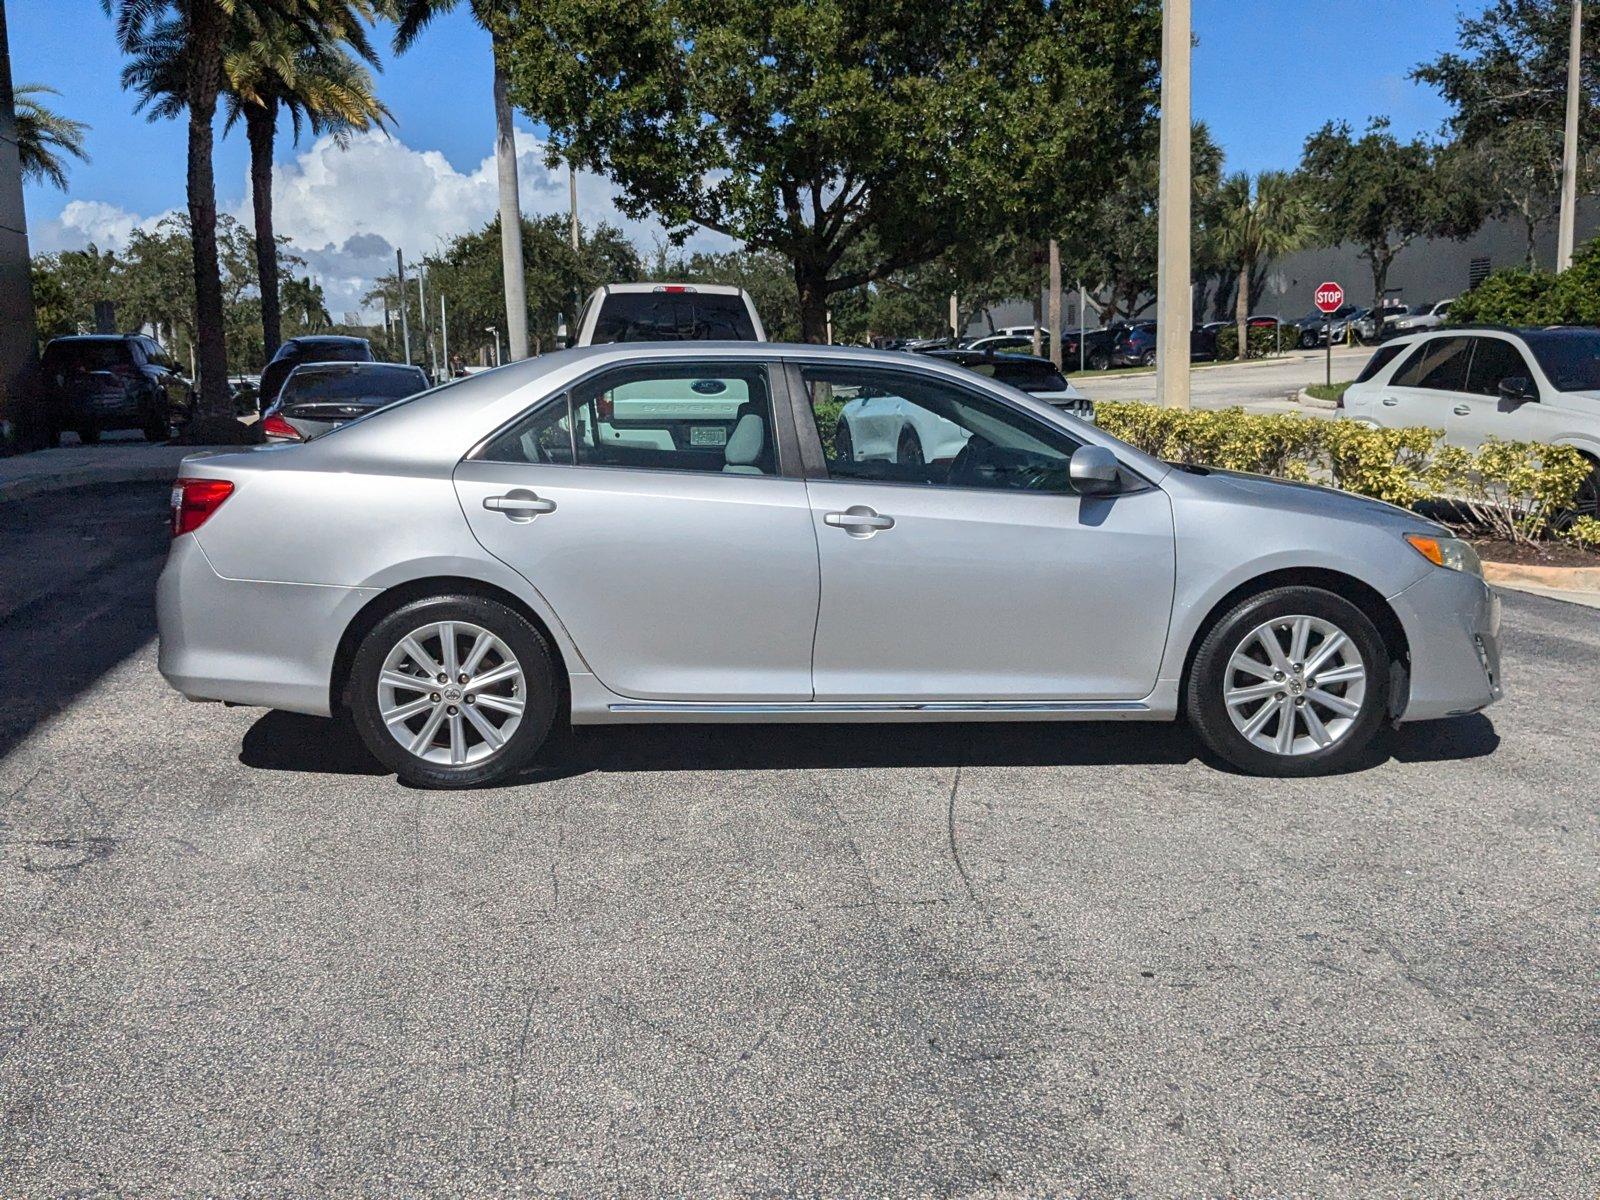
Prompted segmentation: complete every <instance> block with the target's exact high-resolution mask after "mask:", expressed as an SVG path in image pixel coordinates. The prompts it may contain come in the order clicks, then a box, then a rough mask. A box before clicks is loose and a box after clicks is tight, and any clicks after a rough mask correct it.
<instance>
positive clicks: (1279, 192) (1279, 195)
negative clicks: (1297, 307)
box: [1215, 171, 1316, 359]
mask: <svg viewBox="0 0 1600 1200" xmlns="http://www.w3.org/2000/svg"><path fill="white" fill-rule="evenodd" d="M1315 236H1316V220H1315V216H1314V214H1313V212H1312V208H1311V205H1310V203H1309V202H1308V201H1307V199H1306V196H1305V194H1304V192H1302V191H1301V189H1300V188H1299V186H1298V185H1297V183H1296V181H1295V179H1294V177H1293V176H1292V175H1290V174H1288V173H1287V172H1285V171H1263V172H1261V174H1259V175H1257V176H1256V178H1255V182H1254V186H1252V184H1251V179H1250V176H1249V175H1248V174H1247V173H1245V172H1243V171H1241V172H1239V173H1238V174H1236V175H1230V176H1229V177H1228V178H1227V179H1225V180H1223V182H1222V186H1221V187H1220V188H1219V189H1218V192H1217V229H1216V234H1215V248H1216V252H1217V256H1218V257H1219V258H1220V259H1221V260H1222V261H1223V262H1224V263H1227V264H1228V265H1230V266H1233V267H1236V268H1237V269H1238V271H1239V294H1238V296H1237V297H1236V298H1235V300H1234V320H1235V322H1236V323H1237V324H1238V328H1239V357H1240V358H1241V359H1242V358H1245V357H1246V356H1247V351H1248V348H1249V344H1250V343H1249V340H1248V337H1249V323H1250V279H1251V276H1252V274H1253V273H1254V272H1255V268H1256V264H1257V263H1259V262H1264V261H1266V260H1268V259H1272V258H1277V257H1279V256H1280V255H1284V254H1289V253H1292V252H1293V251H1295V250H1299V249H1300V248H1301V247H1303V246H1305V245H1307V244H1309V243H1310V242H1311V241H1312V240H1313V239H1314V238H1315Z"/></svg>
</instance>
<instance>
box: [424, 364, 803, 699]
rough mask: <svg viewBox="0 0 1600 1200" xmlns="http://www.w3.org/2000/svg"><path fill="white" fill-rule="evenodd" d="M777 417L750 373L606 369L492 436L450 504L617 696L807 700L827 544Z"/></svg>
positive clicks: (767, 376) (464, 467)
mask: <svg viewBox="0 0 1600 1200" xmlns="http://www.w3.org/2000/svg"><path fill="white" fill-rule="evenodd" d="M685 383H687V384H688V386H687V387H685V386H684V385H685ZM652 392H653V393H654V395H653V396H652V395H651V393H652ZM619 395H620V396H621V397H623V401H622V403H620V404H619V402H618V397H619ZM708 399H715V400H717V401H718V402H719V403H718V405H716V406H713V408H714V409H715V411H712V409H708V405H707V401H708ZM708 411H709V412H711V415H709V416H708V415H706V414H707V413H708ZM785 415H786V419H787V414H785ZM773 417H774V403H773V384H772V373H771V371H770V370H769V369H768V368H767V367H766V366H764V365H761V364H759V363H754V362H752V361H750V360H741V361H733V362H717V361H713V360H705V361H695V362H689V363H685V362H684V361H683V360H682V359H675V360H673V361H672V362H671V363H669V364H662V365H656V366H631V367H619V368H613V369H611V370H607V371H603V372H600V373H598V374H597V375H594V376H591V377H589V378H588V379H587V380H585V381H583V382H581V383H579V384H577V385H575V386H574V387H573V388H572V389H571V390H570V391H569V392H567V393H565V394H563V395H559V396H554V397H550V398H549V399H547V400H545V401H542V402H541V403H540V404H538V405H536V406H534V408H532V409H531V410H530V411H529V412H528V413H526V414H524V416H523V417H522V418H520V419H519V420H518V421H516V422H515V423H513V424H512V425H511V426H509V427H507V428H506V429H504V430H503V431H501V432H500V433H498V434H496V435H495V436H494V437H492V438H490V439H488V440H487V441H486V442H485V444H484V445H483V446H482V447H480V448H479V450H478V451H476V452H475V453H474V454H473V455H471V456H469V457H468V458H467V459H466V460H465V461H463V462H462V463H461V464H460V465H459V466H458V467H457V469H456V472H455V482H456V490H457V493H458V495H459V497H460V499H461V504H462V508H463V510H464V511H465V513H466V516H467V521H468V523H469V524H470V525H471V527H472V531H473V533H474V534H475V535H476V536H477V538H478V540H479V542H481V543H482V545H483V546H484V548H485V549H486V550H488V551H489V553H491V554H493V555H494V556H495V557H496V558H499V559H500V560H502V561H503V562H505V563H507V564H509V565H510V566H511V567H513V568H514V569H515V570H517V571H518V572H519V573H520V574H521V575H522V576H523V577H524V578H525V579H527V580H528V582H529V583H530V584H532V585H533V587H535V588H536V589H538V590H539V592H540V593H541V594H542V595H543V597H544V598H545V600H546V601H547V602H548V603H549V605H550V606H551V608H552V609H553V610H554V612H555V614H556V616H557V617H558V618H559V619H560V620H561V622H562V623H563V624H564V625H565V627H566V629H567V631H568V633H569V634H570V635H571V637H572V639H573V641H574V643H575V644H576V645H577V648H578V650H579V652H580V653H581V654H582V655H583V657H584V660H585V661H586V662H587V663H588V665H589V667H590V669H592V670H593V672H594V674H595V676H596V677H597V678H598V679H599V681H600V682H601V683H602V684H603V685H605V687H607V688H609V689H610V690H611V691H613V692H616V693H618V694H619V695H623V696H628V697H632V698H636V699H646V700H680V701H731V700H740V701H748V702H762V701H796V700H809V699H810V698H811V641H812V634H813V632H814V630H815V626H816V613H817V590H818V579H817V544H816V537H815V535H814V534H813V533H812V531H811V512H810V506H809V503H808V498H807V494H806V487H805V482H804V480H803V479H802V478H800V476H799V473H798V468H797V467H792V468H791V465H790V462H789V459H790V458H792V457H793V456H792V454H791V455H789V456H780V453H779V450H778V438H777V436H776V429H775V425H774V420H773ZM619 433H620V434H625V435H626V436H615V435H617V434H619ZM784 470H789V474H784V473H783V472H784Z"/></svg>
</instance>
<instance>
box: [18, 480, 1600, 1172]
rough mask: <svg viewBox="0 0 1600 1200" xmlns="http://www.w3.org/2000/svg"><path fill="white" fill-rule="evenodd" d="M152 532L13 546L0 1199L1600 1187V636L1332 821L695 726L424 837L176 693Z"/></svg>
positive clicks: (261, 718) (1542, 616) (569, 748)
mask: <svg viewBox="0 0 1600 1200" xmlns="http://www.w3.org/2000/svg"><path fill="white" fill-rule="evenodd" d="M164 500H165V490H164V489H161V488H150V489H143V488H133V489H127V488H124V489H113V490H105V491H101V492H89V493H85V494H82V495H80V496H77V497H74V498H71V499H67V500H63V499H61V498H55V499H53V500H51V501H49V502H48V503H47V502H45V500H44V499H43V498H39V499H35V500H28V501H23V502H19V503H17V504H15V505H10V506H8V507H7V508H6V510H5V513H6V519H5V521H4V522H3V523H0V554H3V555H4V560H5V562H6V563H7V564H8V571H7V578H6V586H5V588H4V589H0V599H3V603H4V610H3V615H0V662H3V664H4V666H5V669H6V672H7V675H8V677H9V678H11V679H13V680H16V679H19V678H20V679H23V680H26V681H27V682H28V684H29V686H28V687H26V688H14V689H11V690H9V691H8V692H6V693H5V694H4V695H3V696H0V945H3V946H4V947H5V950H4V954H3V958H0V1192H3V1193H5V1194H7V1195H12V1194H15V1195H26V1196H49V1195H129V1194H159V1195H212V1196H221V1195H251V1196H268V1195H285V1196H287V1195H327V1194H339V1195H463V1196H466V1195H488V1194H495V1195H504V1194H527V1195H617V1194H624V1193H628V1194H641V1195H669V1194H677V1195H682V1194H695V1195H748V1194H755V1193H777V1194H803V1195H830V1196H846V1195H862V1196H881V1195H890V1194H893V1195H939V1196H947V1195H958V1196H970V1195H977V1196H1060V1195H1073V1196H1126V1195H1313V1194H1314V1195H1318V1196H1351V1197H1358V1196H1359V1197H1373V1196H1400V1195H1407V1196H1409V1195H1418V1194H1441V1193H1442V1194H1452V1195H1485V1196H1490V1195H1493V1196H1507V1195H1530V1196H1531V1195H1539V1196H1565V1195H1585V1194H1592V1193H1593V1192H1594V1190H1595V1187H1596V1183H1597V1180H1600V1168H1597V1167H1596V1165H1595V1164H1596V1161H1597V1157H1596V1151H1597V1145H1596V1141H1597V1138H1596V1128H1597V1117H1600V1101H1597V1095H1596V1090H1595V1086H1594V1084H1595V1078H1596V1068H1597V1065H1600V1064H1597V1053H1596V1051H1597V1040H1596V1020H1595V978H1596V968H1597V965H1600V953H1597V947H1596V943H1595V924H1594V916H1595V898H1596V868H1597V866H1600V854H1597V839H1596V825H1597V820H1596V816H1597V808H1600V790H1597V789H1596V787H1595V784H1594V764H1595V761H1596V759H1595V753H1596V749H1597V739H1596V735H1595V732H1594V728H1595V722H1594V714H1595V712H1596V711H1597V707H1600V705H1597V702H1600V670H1597V668H1600V625H1597V623H1596V622H1595V620H1594V614H1593V613H1592V612H1591V611H1590V610H1587V609H1583V608H1579V607H1576V606H1570V605H1564V604H1562V603H1560V602H1557V601H1553V600H1546V599H1541V598H1538V597H1529V596H1523V595H1517V594H1508V595H1507V596H1506V600H1505V605H1506V626H1507V629H1506V674H1507V677H1508V682H1509V687H1510V689H1511V694H1510V697H1509V698H1508V700H1507V701H1506V702H1505V703H1503V704H1501V705H1499V706H1497V707H1495V708H1494V709H1492V710H1491V711H1490V713H1489V715H1488V716H1487V717H1473V718H1465V719H1460V720H1455V721H1450V722H1444V723H1439V724H1434V725H1430V726H1423V727H1412V728H1410V729H1407V730H1405V731H1404V732H1403V733H1402V734H1401V735H1400V736H1399V737H1398V738H1397V740H1396V742H1395V745H1394V753H1393V755H1392V756H1391V757H1388V758H1386V759H1385V760H1384V761H1382V762H1380V763H1378V764H1377V765H1375V766H1373V767H1372V768H1371V769H1368V770H1364V771H1360V772H1357V773H1353V774H1351V775H1347V776H1343V777H1340V778H1336V779H1326V780H1290V781H1274V782H1264V781H1256V780H1250V779H1245V778H1241V777H1238V776H1235V775H1231V774H1225V773H1223V772H1220V771H1218V770H1216V769H1214V768H1212V767H1210V766H1207V765H1206V764H1205V763H1203V762H1202V761H1200V760H1199V758H1198V757H1197V747H1196V743H1195V742H1194V740H1193V739H1192V738H1191V737H1190V736H1189V735H1188V733H1187V732H1185V731H1183V730H1182V729H1179V728H1173V727H1163V726H1156V725H1148V726H1140V725H1132V724H1127V725H1101V724H1077V725H1073V724H1066V725H1058V726H1050V725H1013V726H1005V725H962V726H928V727H921V728H919V727H915V726H883V727H871V726H855V727H849V726H839V727H831V728H829V727H790V728H782V727H768V726H745V727H734V726H729V727H721V728H718V727H714V726H690V727H656V728H649V727H638V728H622V729H611V730H596V731H592V732H583V733H580V734H578V735H576V736H574V737H572V738H571V739H570V740H569V741H568V743H567V744H565V745H564V746H563V747H562V748H561V750H560V752H559V753H558V754H557V755H555V756H553V757H552V758H551V759H550V760H549V761H547V762H546V763H544V764H543V765H542V766H541V767H540V768H539V769H538V770H536V771H534V772H532V773H530V774H529V775H527V776H526V777H525V778H524V779H522V780H519V781H518V782H517V783H516V784H515V785H514V786H509V787H504V788H500V789H496V790H489V791H479V792H471V793H453V794H446V793H424V792H418V791H411V790H408V789H405V788H402V787H400V786H398V785H397V784H396V783H395V781H394V780H393V779H392V778H390V777H387V776H384V775H382V774H380V773H379V772H378V769H377V768H376V767H375V766H374V765H373V764H372V763H370V761H368V760H367V759H366V757H365V755H364V754H363V753H362V751H361V750H360V747H359V746H358V745H357V744H356V743H355V742H354V741H353V740H352V739H351V737H349V736H348V735H346V734H345V733H344V732H343V731H342V730H340V729H339V728H338V727H336V726H334V725H333V724H331V723H329V722H323V721H316V720H312V719H309V718H303V717H297V716H291V715H288V714H282V713H267V712H264V711H261V710H250V709H223V708H221V707H220V706H215V705H195V704H189V703H186V702H185V701H184V700H182V699H181V698H180V697H178V696H177V695H176V694H174V693H172V692H170V691H169V690H167V688H166V687H165V685H164V684H163V683H162V682H161V680H160V678H159V676H158V675H157V674H156V672H155V655H154V645H153V643H152V642H151V640H150V638H151V634H152V631H153V624H152V599H151V596H150V585H151V584H152V583H153V580H154V576H155V573H156V571H157V570H159V566H160V561H161V557H162V555H163V554H164V552H165V533H164V531H163V529H162V526H161V521H162V516H163V508H162V506H163V502H164ZM13 563H15V564H18V570H17V571H15V572H12V571H11V570H10V565H11V564H13Z"/></svg>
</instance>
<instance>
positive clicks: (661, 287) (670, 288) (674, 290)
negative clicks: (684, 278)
mask: <svg viewBox="0 0 1600 1200" xmlns="http://www.w3.org/2000/svg"><path fill="white" fill-rule="evenodd" d="M654 290H655V291H658V292H666V293H667V295H669V296H681V295H683V294H685V293H686V292H693V291H694V289H693V288H692V287H689V286H688V285H687V284H683V283H662V284H657V285H656V287H655V289H654Z"/></svg>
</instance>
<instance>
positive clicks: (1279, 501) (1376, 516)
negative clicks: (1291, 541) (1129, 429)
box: [1178, 467, 1449, 534]
mask: <svg viewBox="0 0 1600 1200" xmlns="http://www.w3.org/2000/svg"><path fill="white" fill-rule="evenodd" d="M1178 470H1179V471H1180V472H1182V475H1183V477H1184V480H1185V482H1187V483H1188V484H1189V485H1190V486H1191V487H1194V488H1195V489H1196V490H1198V491H1201V492H1204V493H1207V494H1208V495H1210V496H1211V497H1212V498H1214V499H1218V500H1232V501H1235V502H1239V503H1244V504H1255V505H1260V506H1261V507H1264V508H1274V509H1278V510H1288V511H1291V512H1302V513H1305V514H1307V515H1308V516H1315V517H1328V518H1332V519H1334V520H1348V521H1364V522H1366V523H1368V524H1373V525H1384V526H1389V527H1393V528H1403V529H1405V530H1411V531H1414V532H1418V533H1424V532H1431V533H1439V534H1447V533H1448V532H1449V531H1448V530H1447V529H1445V528H1444V526H1442V525H1440V524H1438V523H1437V522H1434V521H1430V520H1428V519H1426V518H1425V517H1419V516H1418V515H1417V514H1416V513H1414V512H1412V511H1411V510H1410V509H1407V508H1401V507H1399V506H1398V505H1394V504H1387V503H1385V502H1384V501H1382V500H1374V499H1372V498H1371V497H1369V496H1357V495H1355V494H1354V493H1351V492H1342V491H1340V490H1339V489H1338V488H1331V487H1321V486H1319V485H1317V484H1314V483H1295V482H1293V481H1291V480H1288V479H1274V478H1272V477H1271V476H1268V475H1251V474H1248V473H1246V472H1244V471H1221V470H1216V469H1214V468H1212V467H1201V468H1198V469H1196V468H1190V467H1179V468H1178Z"/></svg>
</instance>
